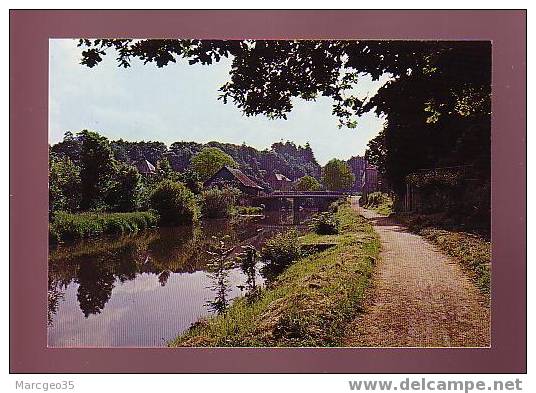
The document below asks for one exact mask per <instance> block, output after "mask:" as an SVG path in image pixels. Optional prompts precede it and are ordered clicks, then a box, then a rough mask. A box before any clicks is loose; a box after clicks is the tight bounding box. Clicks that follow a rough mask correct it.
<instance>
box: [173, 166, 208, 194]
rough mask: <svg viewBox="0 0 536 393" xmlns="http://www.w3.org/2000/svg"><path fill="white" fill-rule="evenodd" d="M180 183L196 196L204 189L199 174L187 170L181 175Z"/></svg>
mask: <svg viewBox="0 0 536 393" xmlns="http://www.w3.org/2000/svg"><path fill="white" fill-rule="evenodd" d="M178 178H179V181H180V182H181V183H183V184H184V185H185V186H186V187H188V189H189V190H190V191H192V192H193V193H194V194H199V193H200V192H201V190H202V188H203V183H202V182H201V179H200V177H199V174H198V173H197V172H194V171H193V170H191V169H187V170H185V171H184V172H182V173H180V174H179V177H178Z"/></svg>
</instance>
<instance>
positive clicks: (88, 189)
mask: <svg viewBox="0 0 536 393" xmlns="http://www.w3.org/2000/svg"><path fill="white" fill-rule="evenodd" d="M77 135H78V138H79V141H80V143H81V146H80V158H79V159H80V180H81V194H82V195H81V201H80V208H81V209H82V210H91V209H102V208H105V207H106V205H105V199H106V196H107V194H108V192H109V191H110V188H111V186H112V181H113V176H114V174H115V170H116V168H115V164H116V162H115V159H114V157H113V153H112V149H111V148H110V144H109V142H108V139H106V138H105V137H103V136H101V135H99V134H98V133H96V132H93V131H88V130H83V131H81V132H79V133H78V134H77Z"/></svg>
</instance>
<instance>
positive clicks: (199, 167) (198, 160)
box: [191, 147, 238, 181]
mask: <svg viewBox="0 0 536 393" xmlns="http://www.w3.org/2000/svg"><path fill="white" fill-rule="evenodd" d="M191 165H192V169H193V170H194V171H195V172H197V173H198V174H199V177H200V178H201V180H202V181H205V180H207V179H209V178H210V177H211V176H212V175H214V174H215V173H216V172H218V171H219V170H220V169H221V168H222V167H223V166H224V165H226V166H230V167H237V166H238V165H237V164H236V161H235V160H233V157H231V156H230V155H229V154H227V153H225V152H224V151H222V150H221V149H218V148H217V147H205V148H204V149H203V150H201V151H200V152H199V153H197V154H196V155H195V156H193V157H192V163H191Z"/></svg>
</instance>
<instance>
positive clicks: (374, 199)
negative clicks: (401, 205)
mask: <svg viewBox="0 0 536 393" xmlns="http://www.w3.org/2000/svg"><path fill="white" fill-rule="evenodd" d="M360 204H361V205H362V206H365V207H367V208H371V209H374V210H376V211H377V212H378V213H381V214H385V215H389V214H390V213H392V211H393V205H394V202H393V199H392V198H391V197H390V196H389V195H388V194H385V193H383V192H372V193H370V194H368V195H365V196H363V197H362V200H361V201H360Z"/></svg>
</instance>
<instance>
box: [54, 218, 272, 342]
mask: <svg viewBox="0 0 536 393" xmlns="http://www.w3.org/2000/svg"><path fill="white" fill-rule="evenodd" d="M280 222H281V217H280V216H271V217H267V218H266V219H264V220H260V221H251V220H241V221H239V222H230V221H229V220H211V221H207V222H203V223H202V224H200V225H197V226H193V227H192V226H189V227H188V226H184V227H173V228H158V229H151V230H146V231H143V232H140V233H138V234H134V235H128V236H122V237H110V238H103V239H98V240H90V241H83V242H79V243H77V244H75V245H72V246H59V247H58V248H57V249H55V250H51V253H50V256H49V281H48V323H49V328H48V342H49V345H50V346H73V347H77V346H78V347H84V346H161V345H164V344H165V342H166V340H169V339H171V338H173V337H175V336H176V335H177V334H179V333H181V332H182V331H184V330H186V329H187V328H188V327H189V326H190V325H191V324H192V323H193V322H195V321H197V320H198V319H199V318H201V317H204V316H207V315H210V313H212V312H223V311H224V310H225V309H226V308H227V306H228V305H229V303H230V301H231V300H232V299H233V298H235V297H236V296H239V295H240V294H241V293H242V290H243V289H246V296H253V294H254V293H255V291H256V288H257V287H258V286H259V285H260V284H262V282H263V281H264V279H263V278H262V277H261V276H260V275H259V274H258V269H257V267H256V265H257V261H256V258H257V252H256V249H260V247H262V244H263V242H264V240H265V239H266V238H267V237H269V236H271V235H272V234H274V233H275V232H277V231H280V230H281V229H282V227H281V225H280ZM207 305H209V306H210V307H207Z"/></svg>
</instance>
